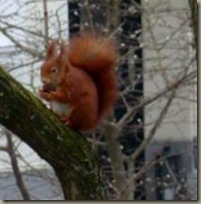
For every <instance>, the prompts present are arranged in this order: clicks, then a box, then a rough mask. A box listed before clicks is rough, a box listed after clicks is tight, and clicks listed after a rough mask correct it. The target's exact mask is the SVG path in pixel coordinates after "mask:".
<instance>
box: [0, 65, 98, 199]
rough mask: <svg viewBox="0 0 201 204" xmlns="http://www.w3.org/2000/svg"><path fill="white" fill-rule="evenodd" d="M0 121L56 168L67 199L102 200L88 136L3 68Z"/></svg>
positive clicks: (0, 85) (0, 79) (1, 72)
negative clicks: (69, 123) (68, 123)
mask: <svg viewBox="0 0 201 204" xmlns="http://www.w3.org/2000/svg"><path fill="white" fill-rule="evenodd" d="M0 123H1V124H2V125H3V126H4V127H6V128H7V129H9V130H10V131H12V132H13V133H14V134H16V135H17V136H18V137H19V138H20V139H21V140H22V141H24V142H25V143H26V144H28V145H29V146H30V147H31V148H32V149H33V150H35V152H36V153H37V154H38V155H39V156H40V157H41V158H43V159H45V160H46V161H47V162H48V163H49V164H50V165H51V166H52V167H53V169H54V170H55V173H56V175H57V177H58V179H59V181H60V184H61V187H62V189H63V193H64V197H65V199H66V200H92V199H93V200H99V199H101V193H100V189H99V186H100V185H99V177H98V168H97V165H96V162H95V160H94V159H93V156H92V152H91V148H90V145H89V143H88V142H87V140H86V138H85V137H84V136H83V135H81V134H79V133H78V132H75V131H72V130H70V129H69V128H68V127H66V126H64V125H63V124H62V123H61V122H60V120H59V119H58V117H57V116H56V115H55V114H53V113H52V111H50V110H48V109H47V108H45V105H43V104H42V102H41V101H40V100H39V99H37V98H36V97H35V96H34V95H33V94H31V93H30V92H29V91H27V90H26V89H25V88H24V87H23V86H22V85H21V84H20V83H18V82H17V81H16V80H15V79H14V78H13V77H12V76H10V75H9V74H7V73H6V72H5V71H4V70H3V69H2V68H1V67H0Z"/></svg>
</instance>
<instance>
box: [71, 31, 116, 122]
mask: <svg viewBox="0 0 201 204" xmlns="http://www.w3.org/2000/svg"><path fill="white" fill-rule="evenodd" d="M68 57H69V62H70V64H71V65H72V66H74V67H78V68H80V69H83V70H85V71H86V72H87V73H88V74H89V75H90V76H91V77H92V79H93V81H94V83H95V84H96V87H97V90H98V103H99V104H98V107H99V120H100V119H102V118H103V117H105V116H107V115H108V114H109V113H110V111H111V109H112V107H113V105H114V103H115V101H116V99H117V92H118V91H117V84H116V81H117V77H116V74H115V70H114V68H115V66H116V65H117V59H118V55H117V49H116V45H115V42H114V41H112V40H110V39H108V38H105V37H99V36H96V35H92V34H82V35H81V36H79V37H74V38H73V39H72V40H71V41H70V45H69V53H68Z"/></svg>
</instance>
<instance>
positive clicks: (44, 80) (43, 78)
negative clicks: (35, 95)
mask: <svg viewBox="0 0 201 204" xmlns="http://www.w3.org/2000/svg"><path fill="white" fill-rule="evenodd" d="M41 81H42V83H43V84H47V83H48V82H49V79H48V78H45V77H42V79H41Z"/></svg>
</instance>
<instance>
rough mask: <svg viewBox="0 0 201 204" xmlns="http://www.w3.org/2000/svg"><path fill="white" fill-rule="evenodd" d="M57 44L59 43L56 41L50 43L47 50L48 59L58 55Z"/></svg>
mask: <svg viewBox="0 0 201 204" xmlns="http://www.w3.org/2000/svg"><path fill="white" fill-rule="evenodd" d="M56 44H57V43H56V41H55V40H53V41H52V42H50V43H49V45H48V48H47V54H46V59H48V58H52V57H54V56H55V55H56Z"/></svg>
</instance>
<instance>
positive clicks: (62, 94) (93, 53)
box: [39, 34, 117, 131]
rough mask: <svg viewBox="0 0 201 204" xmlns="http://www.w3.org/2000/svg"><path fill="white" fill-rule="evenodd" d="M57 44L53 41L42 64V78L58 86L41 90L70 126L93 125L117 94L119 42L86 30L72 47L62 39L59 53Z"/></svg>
mask: <svg viewBox="0 0 201 204" xmlns="http://www.w3.org/2000/svg"><path fill="white" fill-rule="evenodd" d="M55 46H56V44H55V42H52V43H50V45H49V47H48V50H47V56H46V59H45V61H44V63H43V65H42V67H41V80H42V82H43V83H44V84H51V85H52V87H55V90H50V91H45V90H44V89H41V90H40V91H39V94H40V96H41V97H42V98H44V99H45V100H47V101H50V103H52V104H53V106H54V107H52V109H54V110H53V111H54V112H56V113H57V114H58V115H59V116H60V117H61V118H62V119H64V118H65V119H64V120H65V121H66V122H67V124H68V125H69V126H71V127H73V128H75V129H78V130H81V131H87V130H90V129H93V128H95V127H96V126H97V124H98V123H99V122H100V121H101V119H103V118H104V117H106V116H107V115H108V114H109V113H110V111H111V109H112V107H113V105H114V103H115V101H116V98H117V87H116V76H115V74H114V67H115V65H116V61H117V54H116V48H115V44H114V42H112V41H111V40H109V39H107V38H103V37H97V36H95V35H91V34H84V35H81V36H80V37H74V38H73V39H72V40H71V41H70V45H69V47H68V48H67V47H66V45H65V43H64V42H62V43H61V45H60V54H59V55H57V54H56V51H55V49H56V48H55Z"/></svg>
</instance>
